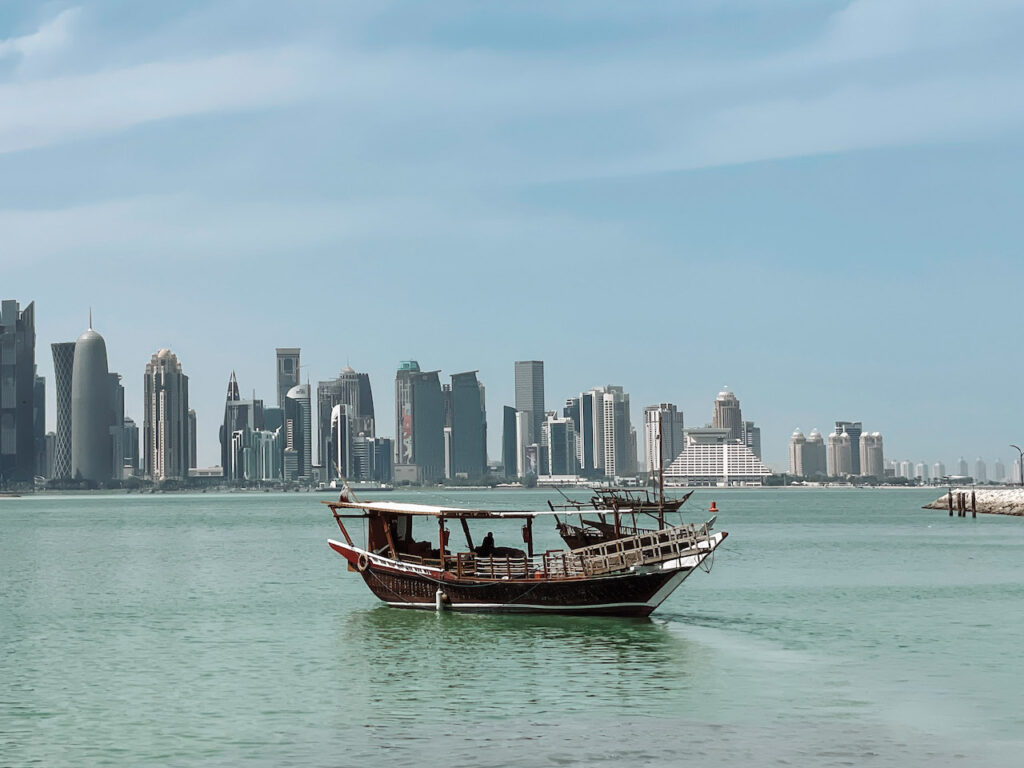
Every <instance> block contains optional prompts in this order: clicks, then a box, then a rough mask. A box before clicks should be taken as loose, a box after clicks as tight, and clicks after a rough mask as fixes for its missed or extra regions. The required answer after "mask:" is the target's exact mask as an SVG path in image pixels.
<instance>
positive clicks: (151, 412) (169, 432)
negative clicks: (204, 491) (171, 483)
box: [122, 349, 191, 483]
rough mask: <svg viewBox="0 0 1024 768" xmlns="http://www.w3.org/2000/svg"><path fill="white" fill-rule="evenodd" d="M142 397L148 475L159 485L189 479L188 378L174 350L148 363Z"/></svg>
mask: <svg viewBox="0 0 1024 768" xmlns="http://www.w3.org/2000/svg"><path fill="white" fill-rule="evenodd" d="M143 397H144V407H145V416H144V418H143V424H142V434H143V443H144V445H145V451H146V453H145V461H146V470H145V471H146V476H147V477H149V478H150V479H151V480H152V481H153V482H157V483H159V482H162V481H164V480H171V479H176V480H181V479H184V478H187V477H188V470H189V450H190V443H191V439H190V436H189V429H188V428H189V418H188V412H189V408H188V376H186V375H185V374H184V373H182V370H181V363H180V362H179V360H178V357H177V355H175V354H174V353H173V352H171V350H169V349H161V350H159V351H158V352H157V353H156V354H154V355H153V357H152V358H151V359H150V361H149V362H148V363H146V374H145V377H144V379H143ZM122 455H123V454H122Z"/></svg>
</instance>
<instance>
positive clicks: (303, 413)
mask: <svg viewBox="0 0 1024 768" xmlns="http://www.w3.org/2000/svg"><path fill="white" fill-rule="evenodd" d="M284 436H285V441H284V456H285V462H284V470H285V479H286V480H310V479H311V478H312V477H313V408H312V403H311V402H310V396H309V384H296V385H295V386H294V387H292V388H291V389H289V390H288V393H287V394H286V395H285V398H284Z"/></svg>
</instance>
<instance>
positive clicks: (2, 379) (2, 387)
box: [0, 299, 109, 483]
mask: <svg viewBox="0 0 1024 768" xmlns="http://www.w3.org/2000/svg"><path fill="white" fill-rule="evenodd" d="M44 391H45V390H44ZM39 407H41V406H40V404H38V403H37V402H36V330H35V302H31V303H29V305H28V306H27V307H25V309H19V305H18V302H17V301H14V300H13V299H5V300H3V301H2V302H0V482H19V483H30V482H32V481H33V478H34V477H35V475H36V473H37V470H38V469H39V468H40V467H39V466H38V465H39V456H38V453H39V446H40V443H41V442H42V443H43V444H44V445H45V443H44V441H45V436H44V435H45V433H43V432H41V433H39V434H36V426H37V425H36V421H37V420H36V418H35V416H36V411H37V410H38V408H39ZM108 479H109V478H108Z"/></svg>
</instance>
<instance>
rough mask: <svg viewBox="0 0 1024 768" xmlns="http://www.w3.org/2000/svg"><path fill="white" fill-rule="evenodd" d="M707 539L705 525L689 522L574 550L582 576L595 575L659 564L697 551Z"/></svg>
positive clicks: (708, 535) (707, 533) (707, 534)
mask: <svg viewBox="0 0 1024 768" xmlns="http://www.w3.org/2000/svg"><path fill="white" fill-rule="evenodd" d="M709 537H710V533H709V531H708V527H707V525H706V524H705V525H700V526H696V525H693V524H692V523H690V524H685V525H677V526H673V527H671V528H663V529H662V530H660V531H650V532H646V533H641V534H639V535H637V536H627V537H624V538H621V539H615V540H613V541H606V542H602V543H601V544H591V545H589V546H586V547H581V548H579V549H574V550H573V551H572V554H574V555H577V556H578V557H580V559H581V560H582V562H583V569H584V573H585V574H586V575H587V576H596V575H600V574H604V573H611V572H614V571H621V570H624V569H626V568H630V567H632V566H639V565H651V564H655V563H663V562H665V561H667V560H672V559H674V558H677V557H681V556H683V555H686V554H691V553H692V552H693V551H695V550H697V548H698V546H699V544H700V542H702V541H707V540H708V539H709Z"/></svg>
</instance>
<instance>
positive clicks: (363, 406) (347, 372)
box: [316, 365, 376, 478]
mask: <svg viewBox="0 0 1024 768" xmlns="http://www.w3.org/2000/svg"><path fill="white" fill-rule="evenodd" d="M316 400H317V427H318V432H319V442H318V446H319V448H318V450H319V453H318V455H319V457H320V463H321V464H322V465H323V466H324V468H325V471H326V472H327V477H329V478H333V477H335V475H336V474H337V472H336V470H335V467H334V459H335V458H337V457H336V456H335V451H334V450H333V449H332V447H331V446H330V445H329V441H330V436H331V435H332V434H333V431H334V430H333V427H332V426H331V420H332V419H333V414H334V406H336V405H339V404H341V405H347V406H348V408H347V409H346V411H345V416H346V418H348V419H350V420H351V424H349V425H348V427H347V428H346V429H347V431H348V432H349V433H351V435H352V436H353V437H358V436H360V435H362V436H363V437H368V438H370V439H371V440H372V439H373V438H374V437H376V419H375V417H374V411H373V390H372V389H371V388H370V376H369V374H366V373H357V372H356V371H355V370H354V369H353V368H352V367H351V366H348V365H346V366H345V367H344V368H342V370H341V373H340V374H338V378H336V379H329V380H327V381H321V382H319V383H318V384H317V388H316ZM325 457H327V460H325ZM346 477H348V475H346Z"/></svg>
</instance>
